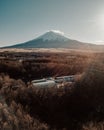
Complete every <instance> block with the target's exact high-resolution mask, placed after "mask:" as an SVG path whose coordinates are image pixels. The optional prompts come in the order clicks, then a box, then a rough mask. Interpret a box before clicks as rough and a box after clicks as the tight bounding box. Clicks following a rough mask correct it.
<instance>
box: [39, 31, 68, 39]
mask: <svg viewBox="0 0 104 130" xmlns="http://www.w3.org/2000/svg"><path fill="white" fill-rule="evenodd" d="M37 39H42V40H43V41H68V40H69V39H68V38H67V37H65V36H64V33H63V32H61V31H58V30H51V31H48V32H46V33H45V34H43V35H41V36H40V37H38V38H37Z"/></svg>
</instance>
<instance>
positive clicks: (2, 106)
mask: <svg viewBox="0 0 104 130" xmlns="http://www.w3.org/2000/svg"><path fill="white" fill-rule="evenodd" d="M77 74H79V75H81V76H80V77H79V78H78V79H77V80H76V82H75V83H74V84H73V85H72V86H71V88H70V89H67V91H66V89H65V88H66V86H64V87H62V88H44V89H40V88H37V87H34V86H32V84H31V82H30V81H31V80H33V79H40V78H45V77H56V76H62V75H77ZM67 87H70V86H67ZM103 124H104V53H92V52H80V51H69V52H64V53H63V52H34V51H31V52H24V51H21V52H16V51H15V52H13V51H7V50H6V51H4V52H3V51H1V52H0V129H1V130H103V129H104V125H103Z"/></svg>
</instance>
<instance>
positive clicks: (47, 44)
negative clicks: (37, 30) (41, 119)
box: [5, 30, 104, 51]
mask: <svg viewBox="0 0 104 130" xmlns="http://www.w3.org/2000/svg"><path fill="white" fill-rule="evenodd" d="M5 48H69V49H84V50H95V51H96V50H104V46H103V45H96V44H91V43H83V42H80V41H77V40H72V39H69V38H68V37H66V36H65V35H64V33H62V32H60V31H56V30H51V31H48V32H46V33H44V34H43V35H41V36H39V37H37V38H35V39H33V40H30V41H27V42H25V43H21V44H16V45H12V46H8V47H5Z"/></svg>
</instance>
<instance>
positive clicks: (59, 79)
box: [31, 75, 75, 88]
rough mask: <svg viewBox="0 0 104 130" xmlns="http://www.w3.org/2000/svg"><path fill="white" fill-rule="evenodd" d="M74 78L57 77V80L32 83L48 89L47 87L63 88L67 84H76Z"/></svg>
mask: <svg viewBox="0 0 104 130" xmlns="http://www.w3.org/2000/svg"><path fill="white" fill-rule="evenodd" d="M74 81H75V79H74V76H73V75H72V76H62V77H55V78H52V77H50V78H46V79H45V78H44V79H39V80H33V81H32V82H31V83H32V84H33V86H36V87H41V88H44V87H45V88H47V87H58V88H59V87H63V86H65V85H66V84H72V82H74Z"/></svg>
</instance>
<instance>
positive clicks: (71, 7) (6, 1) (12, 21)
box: [0, 0, 104, 46]
mask: <svg viewBox="0 0 104 130" xmlns="http://www.w3.org/2000/svg"><path fill="white" fill-rule="evenodd" d="M49 30H59V31H62V32H64V33H65V35H66V36H68V37H69V38H70V39H75V40H79V41H82V42H93V43H101V44H102V43H104V42H103V41H104V0H0V46H5V45H13V44H17V43H23V42H25V41H29V40H32V39H35V38H36V37H38V36H40V35H41V34H43V33H45V32H46V31H49Z"/></svg>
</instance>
